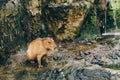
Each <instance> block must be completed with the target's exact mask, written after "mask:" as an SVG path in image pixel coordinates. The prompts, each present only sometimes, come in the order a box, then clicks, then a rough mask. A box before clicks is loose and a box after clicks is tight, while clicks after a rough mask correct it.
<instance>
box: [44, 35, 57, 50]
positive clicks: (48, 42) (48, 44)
mask: <svg viewBox="0 0 120 80" xmlns="http://www.w3.org/2000/svg"><path fill="white" fill-rule="evenodd" d="M43 45H44V47H45V48H46V49H47V50H54V49H55V48H56V47H57V46H56V44H55V41H54V40H53V39H52V38H50V37H47V38H44V39H43Z"/></svg>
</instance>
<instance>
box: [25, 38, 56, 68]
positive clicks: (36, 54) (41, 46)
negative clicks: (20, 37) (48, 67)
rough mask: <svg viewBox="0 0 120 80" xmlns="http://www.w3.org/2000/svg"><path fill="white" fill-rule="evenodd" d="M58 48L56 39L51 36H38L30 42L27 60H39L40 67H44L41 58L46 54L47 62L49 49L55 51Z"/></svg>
mask: <svg viewBox="0 0 120 80" xmlns="http://www.w3.org/2000/svg"><path fill="white" fill-rule="evenodd" d="M55 48H56V44H55V42H54V40H53V39H52V38H50V37H47V38H37V39H35V40H33V41H32V42H30V44H29V46H28V50H27V54H26V57H27V60H28V61H31V60H37V62H38V67H43V66H42V65H41V59H42V57H43V56H45V60H46V62H48V60H47V55H48V51H50V50H51V51H53V50H54V49H55Z"/></svg>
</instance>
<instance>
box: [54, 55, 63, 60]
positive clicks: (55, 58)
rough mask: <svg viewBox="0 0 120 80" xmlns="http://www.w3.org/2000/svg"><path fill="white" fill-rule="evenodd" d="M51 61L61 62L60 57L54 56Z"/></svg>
mask: <svg viewBox="0 0 120 80" xmlns="http://www.w3.org/2000/svg"><path fill="white" fill-rule="evenodd" d="M53 59H54V60H55V61H61V60H62V57H59V56H54V57H53Z"/></svg>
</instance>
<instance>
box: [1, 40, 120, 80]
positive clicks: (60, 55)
mask: <svg viewBox="0 0 120 80" xmlns="http://www.w3.org/2000/svg"><path fill="white" fill-rule="evenodd" d="M117 42H118V40H116V39H114V40H112V39H105V40H103V41H99V42H97V41H94V43H93V41H89V42H84V41H83V42H79V43H75V42H72V43H69V42H68V43H64V44H58V49H57V50H55V51H54V52H49V63H48V64H47V63H46V62H45V61H44V59H43V60H42V64H43V66H44V67H43V68H38V67H37V63H36V62H34V63H30V62H27V61H26V59H25V51H21V52H20V51H19V52H18V53H17V54H15V55H11V56H10V58H9V59H8V61H7V62H6V63H5V64H6V65H5V66H1V67H0V80H88V79H89V75H88V73H90V70H85V71H88V73H84V71H82V70H83V69H84V67H91V66H93V65H99V66H103V65H111V64H113V63H114V64H118V63H120V48H118V49H116V48H115V47H116V46H117ZM88 43H89V44H88ZM115 62H116V63H115ZM79 70H80V72H83V73H81V74H77V73H79ZM74 71H75V72H74ZM98 71H99V70H98ZM73 72H74V73H75V74H74V73H73ZM102 72H104V71H101V70H100V74H101V75H100V76H101V77H99V79H98V80H100V79H102V78H103V76H102V75H103V73H102ZM93 73H96V75H97V72H94V70H93ZM83 74H87V76H85V75H84V76H83ZM104 74H105V75H106V77H108V76H109V75H108V74H109V73H108V74H107V72H104ZM74 75H78V76H77V77H76V78H75V76H74ZM70 76H72V77H70ZM85 77H86V79H85ZM70 78H71V79H70ZM72 78H73V79H72ZM78 78H79V79H78ZM80 78H81V79H80ZM93 78H94V76H91V80H95V79H93ZM102 80H109V79H106V78H103V79H102ZM116 80H117V79H116Z"/></svg>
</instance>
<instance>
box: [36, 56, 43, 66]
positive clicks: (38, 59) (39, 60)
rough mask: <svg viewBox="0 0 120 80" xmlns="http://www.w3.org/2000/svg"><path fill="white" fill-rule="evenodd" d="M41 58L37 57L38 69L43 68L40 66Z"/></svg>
mask: <svg viewBox="0 0 120 80" xmlns="http://www.w3.org/2000/svg"><path fill="white" fill-rule="evenodd" d="M41 58H42V55H37V62H38V67H39V68H41V67H43V66H42V65H41Z"/></svg>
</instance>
